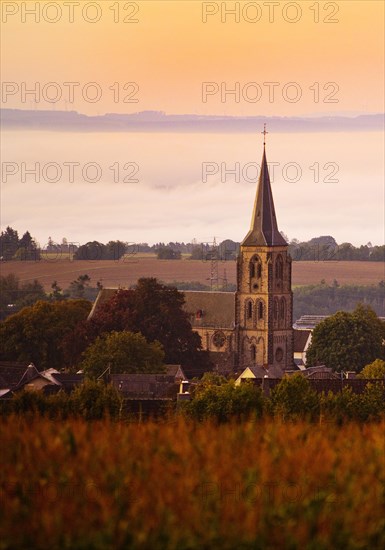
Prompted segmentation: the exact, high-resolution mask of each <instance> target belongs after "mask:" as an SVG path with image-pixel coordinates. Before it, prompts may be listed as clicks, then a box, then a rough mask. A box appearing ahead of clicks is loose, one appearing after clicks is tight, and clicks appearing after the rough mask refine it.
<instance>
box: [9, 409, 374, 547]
mask: <svg viewBox="0 0 385 550" xmlns="http://www.w3.org/2000/svg"><path fill="white" fill-rule="evenodd" d="M384 435H385V422H382V423H370V424H355V423H351V424H345V425H343V426H337V425H336V424H332V423H328V424H321V425H319V424H310V423H306V422H298V423H289V422H288V423H281V422H279V421H263V422H262V421H260V422H253V421H249V422H243V423H238V424H235V423H234V424H231V423H230V424H225V425H220V426H215V425H212V424H194V423H192V422H190V423H189V422H186V421H183V420H182V419H181V420H179V419H175V420H171V421H170V422H164V423H154V422H149V423H143V424H125V423H122V422H117V423H113V422H111V421H101V422H85V421H81V420H64V421H61V422H59V421H56V422H53V421H50V420H48V419H39V418H26V417H24V418H23V417H9V418H7V419H3V420H2V423H1V426H0V437H1V444H2V468H1V473H0V476H1V477H0V489H1V493H0V494H1V501H0V506H1V513H0V548H1V549H2V550H4V549H11V548H25V549H27V548H28V549H29V548H33V549H43V548H44V549H46V548H47V549H48V548H50V549H51V548H61V549H62V548H68V549H70V548H71V549H77V548H84V549H86V548H87V549H91V548H92V549H94V548H95V549H103V550H104V549H120V548H122V549H123V548H130V549H151V550H157V549H177V548H178V549H198V548H199V549H202V548H203V549H211V548H213V549H217V548H221V549H222V550H226V549H229V550H230V549H235V548H236V549H249V548H250V549H259V548H260V549H270V548H271V549H273V548H274V549H277V548H279V549H281V548H283V549H286V548H290V549H304V548H311V549H327V548H328V549H329V548H333V549H336V548H341V549H342V548H344V549H345V548H349V549H350V548H357V549H358V548H370V549H377V548H378V549H380V548H381V549H382V548H384V547H385V516H384V484H385V471H384V470H385V463H384V458H385V457H384Z"/></svg>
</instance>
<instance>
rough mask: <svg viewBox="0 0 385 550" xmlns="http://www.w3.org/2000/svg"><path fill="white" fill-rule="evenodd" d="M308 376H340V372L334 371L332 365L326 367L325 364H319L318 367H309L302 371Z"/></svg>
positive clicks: (317, 377) (330, 377)
mask: <svg viewBox="0 0 385 550" xmlns="http://www.w3.org/2000/svg"><path fill="white" fill-rule="evenodd" d="M301 374H303V375H304V376H306V378H316V379H321V378H327V379H332V378H339V376H338V374H336V373H335V372H333V369H332V368H330V367H326V366H325V365H319V366H317V367H308V368H307V369H305V370H303V371H302V372H301Z"/></svg>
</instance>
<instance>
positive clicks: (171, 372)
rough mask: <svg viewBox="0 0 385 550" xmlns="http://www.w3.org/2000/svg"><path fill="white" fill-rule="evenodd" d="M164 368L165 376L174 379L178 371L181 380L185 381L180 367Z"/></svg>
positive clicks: (168, 366) (169, 366) (170, 366)
mask: <svg viewBox="0 0 385 550" xmlns="http://www.w3.org/2000/svg"><path fill="white" fill-rule="evenodd" d="M166 367H167V370H166V374H167V375H168V376H173V377H174V378H175V376H176V375H177V374H178V371H179V372H180V373H181V376H182V378H183V379H186V376H185V374H184V372H183V369H182V367H181V365H166Z"/></svg>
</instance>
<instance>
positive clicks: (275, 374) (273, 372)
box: [239, 365, 285, 378]
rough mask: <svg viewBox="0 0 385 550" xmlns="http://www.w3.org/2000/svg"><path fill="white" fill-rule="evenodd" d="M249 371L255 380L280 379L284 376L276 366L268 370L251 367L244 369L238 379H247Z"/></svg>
mask: <svg viewBox="0 0 385 550" xmlns="http://www.w3.org/2000/svg"><path fill="white" fill-rule="evenodd" d="M248 370H249V371H251V372H252V373H253V375H254V376H255V378H265V376H266V377H267V378H282V377H283V376H284V374H285V371H284V370H283V369H282V368H281V367H278V366H275V365H272V366H271V367H269V368H266V369H265V368H264V367H259V366H253V367H246V368H245V370H244V371H243V372H242V373H241V374H240V376H239V378H247V377H248V376H247V374H248V372H247V371H248Z"/></svg>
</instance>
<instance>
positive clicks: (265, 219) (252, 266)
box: [90, 130, 295, 378]
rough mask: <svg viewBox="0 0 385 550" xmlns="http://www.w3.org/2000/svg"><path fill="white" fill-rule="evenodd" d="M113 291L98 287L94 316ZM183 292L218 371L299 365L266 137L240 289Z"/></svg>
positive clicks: (266, 371)
mask: <svg viewBox="0 0 385 550" xmlns="http://www.w3.org/2000/svg"><path fill="white" fill-rule="evenodd" d="M263 133H264V135H266V130H264V132H263ZM115 291H116V289H106V288H105V289H102V290H101V291H100V293H99V295H98V297H97V299H96V302H95V304H94V307H93V309H92V311H91V313H90V317H91V316H92V315H93V312H94V311H95V310H96V308H97V307H98V305H99V304H100V303H102V302H105V301H106V300H107V299H108V298H109V297H111V295H112V294H113V293H114V292H115ZM184 295H185V304H184V309H185V311H186V312H187V313H188V315H189V320H190V323H191V325H192V328H193V330H194V331H195V332H197V333H198V334H199V335H200V337H201V340H202V347H203V349H205V350H207V351H209V353H210V359H211V361H212V363H213V365H214V370H216V371H217V372H219V373H221V374H224V375H226V374H235V373H238V374H239V373H241V372H242V371H244V370H245V369H246V368H247V367H249V368H252V369H253V370H254V372H256V371H259V374H258V376H259V377H263V375H267V376H269V377H271V378H281V377H282V376H283V374H284V372H285V371H287V370H292V369H293V368H295V366H294V360H293V351H294V350H293V345H294V332H293V321H292V316H293V294H292V290H291V258H290V255H289V254H288V244H287V243H286V241H285V239H284V238H283V237H282V235H281V234H280V232H279V230H278V224H277V218H276V214H275V209H274V201H273V194H272V190H271V184H270V177H269V170H268V166H267V160H266V144H265V142H264V144H263V155H262V163H261V171H260V175H259V181H258V187H257V192H256V197H255V202H254V208H253V212H252V217H251V226H250V230H249V232H248V233H247V235H246V236H245V238H244V239H243V241H242V243H241V246H240V251H239V255H238V258H237V290H236V292H216V291H207V292H206V291H184Z"/></svg>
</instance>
